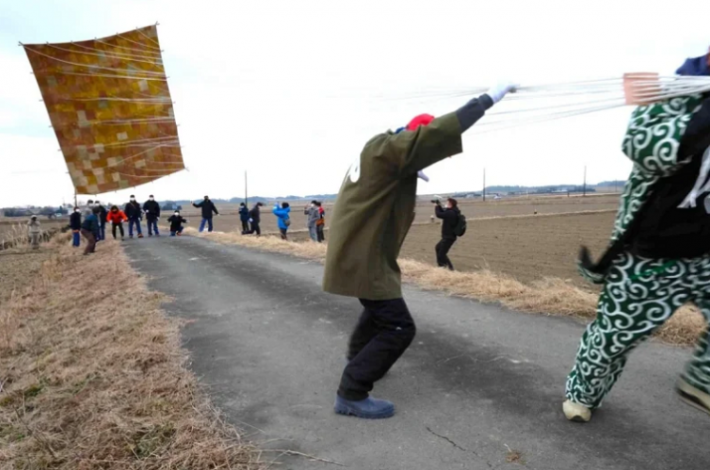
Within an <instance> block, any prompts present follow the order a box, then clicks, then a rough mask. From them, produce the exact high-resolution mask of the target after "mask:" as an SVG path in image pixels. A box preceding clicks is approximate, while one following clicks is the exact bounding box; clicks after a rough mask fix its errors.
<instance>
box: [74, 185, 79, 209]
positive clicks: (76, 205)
mask: <svg viewBox="0 0 710 470" xmlns="http://www.w3.org/2000/svg"><path fill="white" fill-rule="evenodd" d="M74 207H79V204H77V202H76V189H74Z"/></svg>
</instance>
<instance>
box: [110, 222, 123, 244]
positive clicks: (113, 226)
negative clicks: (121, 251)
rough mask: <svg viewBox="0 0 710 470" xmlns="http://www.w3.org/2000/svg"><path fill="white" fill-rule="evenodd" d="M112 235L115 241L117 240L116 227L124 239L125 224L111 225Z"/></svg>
mask: <svg viewBox="0 0 710 470" xmlns="http://www.w3.org/2000/svg"><path fill="white" fill-rule="evenodd" d="M111 225H112V227H111V233H112V234H113V239H114V240H115V239H116V227H118V230H119V231H120V232H121V238H123V223H120V224H114V223H112V224H111Z"/></svg>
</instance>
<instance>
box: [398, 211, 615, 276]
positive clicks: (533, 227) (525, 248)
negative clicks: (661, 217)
mask: <svg viewBox="0 0 710 470" xmlns="http://www.w3.org/2000/svg"><path fill="white" fill-rule="evenodd" d="M613 223H614V213H613V212H606V213H591V214H569V215H553V216H540V215H538V216H533V217H508V218H500V219H487V220H478V221H477V220H475V219H474V220H471V221H469V223H468V229H467V232H466V235H464V236H463V237H461V238H459V240H458V241H457V242H456V244H455V245H454V247H453V248H452V249H451V251H450V252H449V258H451V260H452V262H453V263H454V266H455V267H456V269H458V270H461V271H474V270H479V269H489V270H491V271H493V272H500V273H504V274H507V275H509V276H512V277H513V278H515V279H517V280H519V281H522V282H525V283H530V282H532V281H536V280H540V279H542V278H544V277H558V278H561V279H566V280H567V279H569V280H570V281H571V282H573V283H574V284H576V285H578V286H580V287H584V288H590V289H591V288H592V287H591V284H589V283H588V282H586V281H584V280H583V279H582V278H581V276H579V274H577V269H576V264H575V261H576V259H577V254H578V252H579V247H580V246H581V245H583V244H584V245H587V246H589V248H590V249H591V250H592V254H593V255H594V256H599V255H600V254H601V252H602V251H603V250H604V248H605V247H606V245H607V243H608V240H609V236H610V235H611V230H612V225H613ZM440 234H441V226H440V225H439V224H427V225H415V226H413V227H412V229H411V231H410V232H409V235H408V236H407V239H406V241H405V242H404V247H403V249H402V254H401V256H402V257H404V258H411V259H415V260H418V261H423V262H427V263H431V264H435V263H436V257H435V255H434V245H435V244H436V243H437V242H438V241H439V238H440Z"/></svg>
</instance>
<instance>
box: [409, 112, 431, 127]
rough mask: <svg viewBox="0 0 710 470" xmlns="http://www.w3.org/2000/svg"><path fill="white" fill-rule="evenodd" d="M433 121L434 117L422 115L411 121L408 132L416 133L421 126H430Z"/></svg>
mask: <svg viewBox="0 0 710 470" xmlns="http://www.w3.org/2000/svg"><path fill="white" fill-rule="evenodd" d="M433 120H434V116H432V115H431V114H420V115H419V116H416V117H415V118H414V119H412V120H411V121H409V124H407V130H408V131H416V130H417V128H418V127H419V126H428V125H429V124H431V121H433Z"/></svg>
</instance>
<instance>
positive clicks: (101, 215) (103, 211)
mask: <svg viewBox="0 0 710 470" xmlns="http://www.w3.org/2000/svg"><path fill="white" fill-rule="evenodd" d="M99 211H101V212H99V213H98V214H97V217H98V218H99V223H100V224H101V225H102V226H103V225H106V216H107V215H108V211H107V210H106V208H105V207H104V206H99Z"/></svg>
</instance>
